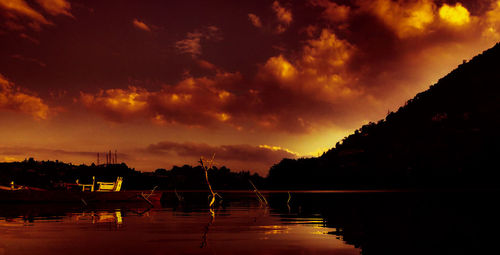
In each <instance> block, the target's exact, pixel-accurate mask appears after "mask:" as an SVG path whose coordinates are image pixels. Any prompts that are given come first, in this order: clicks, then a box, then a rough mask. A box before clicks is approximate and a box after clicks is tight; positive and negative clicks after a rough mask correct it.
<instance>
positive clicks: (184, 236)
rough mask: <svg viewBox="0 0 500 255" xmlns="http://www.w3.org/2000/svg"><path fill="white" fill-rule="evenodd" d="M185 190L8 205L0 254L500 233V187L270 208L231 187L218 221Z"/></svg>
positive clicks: (398, 247) (381, 247)
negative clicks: (130, 200) (154, 197)
mask: <svg viewBox="0 0 500 255" xmlns="http://www.w3.org/2000/svg"><path fill="white" fill-rule="evenodd" d="M181 195H182V196H183V198H184V201H183V202H178V201H177V200H175V199H167V201H166V202H164V203H163V204H161V205H159V204H158V205H156V206H155V207H154V208H149V207H148V206H146V205H141V204H137V205H130V204H114V205H110V204H107V205H88V206H83V205H71V206H69V205H65V206H61V205H1V206H0V255H3V254H471V253H473V254H479V253H496V249H495V247H496V245H495V243H497V242H498V240H499V239H498V237H500V236H499V234H498V227H499V226H500V224H499V220H498V217H499V216H500V214H498V213H499V211H498V209H495V208H496V207H495V206H490V205H492V203H491V202H492V199H495V198H498V196H497V195H496V193H493V194H483V193H480V194H470V193H466V194H465V193H460V194H456V193H453V194H434V193H432V194H399V193H398V194H386V193H353V194H349V193H347V194H337V193H292V195H291V197H292V198H291V200H290V203H289V204H287V200H288V194H287V193H268V194H266V197H267V199H268V201H269V204H270V206H269V207H264V206H262V205H260V204H259V202H258V201H257V199H256V198H255V196H254V195H253V194H249V193H225V194H223V198H224V200H223V202H222V204H221V205H219V206H218V208H217V211H216V214H215V217H211V216H210V213H209V211H208V209H207V208H206V207H207V205H206V194H205V193H189V192H185V193H181ZM167 197H168V196H167ZM478 198H479V199H478ZM487 201H489V203H488V202H487ZM496 201H498V199H497V200H496Z"/></svg>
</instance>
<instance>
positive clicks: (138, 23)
mask: <svg viewBox="0 0 500 255" xmlns="http://www.w3.org/2000/svg"><path fill="white" fill-rule="evenodd" d="M132 24H133V25H134V27H136V28H139V29H141V30H144V31H147V32H151V28H149V26H148V25H146V23H144V22H142V21H140V20H138V19H134V20H133V21H132Z"/></svg>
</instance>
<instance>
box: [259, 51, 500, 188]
mask: <svg viewBox="0 0 500 255" xmlns="http://www.w3.org/2000/svg"><path fill="white" fill-rule="evenodd" d="M499 110H500V44H497V45H496V46H495V47H493V48H491V49H489V50H487V51H485V52H483V54H480V55H478V56H476V57H474V58H473V59H472V60H471V61H469V62H468V63H465V62H464V64H462V65H460V66H459V67H458V68H457V69H455V70H454V71H452V72H451V73H450V74H448V75H446V76H445V77H444V78H442V79H440V80H439V82H438V83H437V84H435V85H433V86H431V87H430V88H429V89H428V90H427V91H425V92H422V93H419V94H417V95H416V96H415V97H414V98H413V99H411V100H409V101H408V102H407V103H406V104H405V105H404V106H402V107H400V108H399V110H398V111H397V112H391V113H389V114H388V115H387V117H386V118H385V119H383V120H380V121H378V122H377V123H369V124H367V125H365V126H363V127H361V128H360V129H358V130H356V131H355V132H354V134H351V135H349V136H348V137H346V138H344V139H343V140H342V141H341V142H339V143H337V144H336V146H335V148H333V149H330V150H329V151H327V152H326V153H324V154H323V155H322V156H320V157H318V158H301V159H283V160H282V161H281V162H279V163H278V164H276V165H274V166H273V167H271V169H270V171H269V176H268V180H267V181H268V187H269V188H276V189H346V188H348V189H350V188H357V189H358V188H361V189H365V188H366V189H370V188H449V187H456V188H458V187H470V188H495V187H499V185H498V182H499V180H500V173H499V171H498V169H499V167H498V165H499V162H498V155H499V152H500V149H499V146H500V135H499V131H500V115H499V113H500V111H499Z"/></svg>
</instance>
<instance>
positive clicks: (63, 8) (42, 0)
mask: <svg viewBox="0 0 500 255" xmlns="http://www.w3.org/2000/svg"><path fill="white" fill-rule="evenodd" d="M36 2H37V3H38V4H39V5H40V6H42V8H43V9H45V11H47V12H48V13H49V14H51V15H53V16H56V15H66V16H70V17H73V15H72V14H71V13H70V10H71V4H70V3H69V2H67V1H65V0H36Z"/></svg>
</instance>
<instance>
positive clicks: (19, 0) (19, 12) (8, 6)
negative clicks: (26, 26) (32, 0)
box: [0, 0, 52, 25]
mask: <svg viewBox="0 0 500 255" xmlns="http://www.w3.org/2000/svg"><path fill="white" fill-rule="evenodd" d="M0 8H1V9H3V10H4V11H6V12H8V13H9V14H10V15H12V16H15V17H27V18H29V19H31V20H33V21H34V22H36V23H41V24H44V25H49V24H52V23H51V22H50V21H48V20H47V19H45V17H44V16H43V15H42V14H40V13H39V12H37V11H35V10H34V9H33V8H31V7H30V6H29V5H28V4H27V3H26V2H25V1H24V0H2V1H0Z"/></svg>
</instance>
